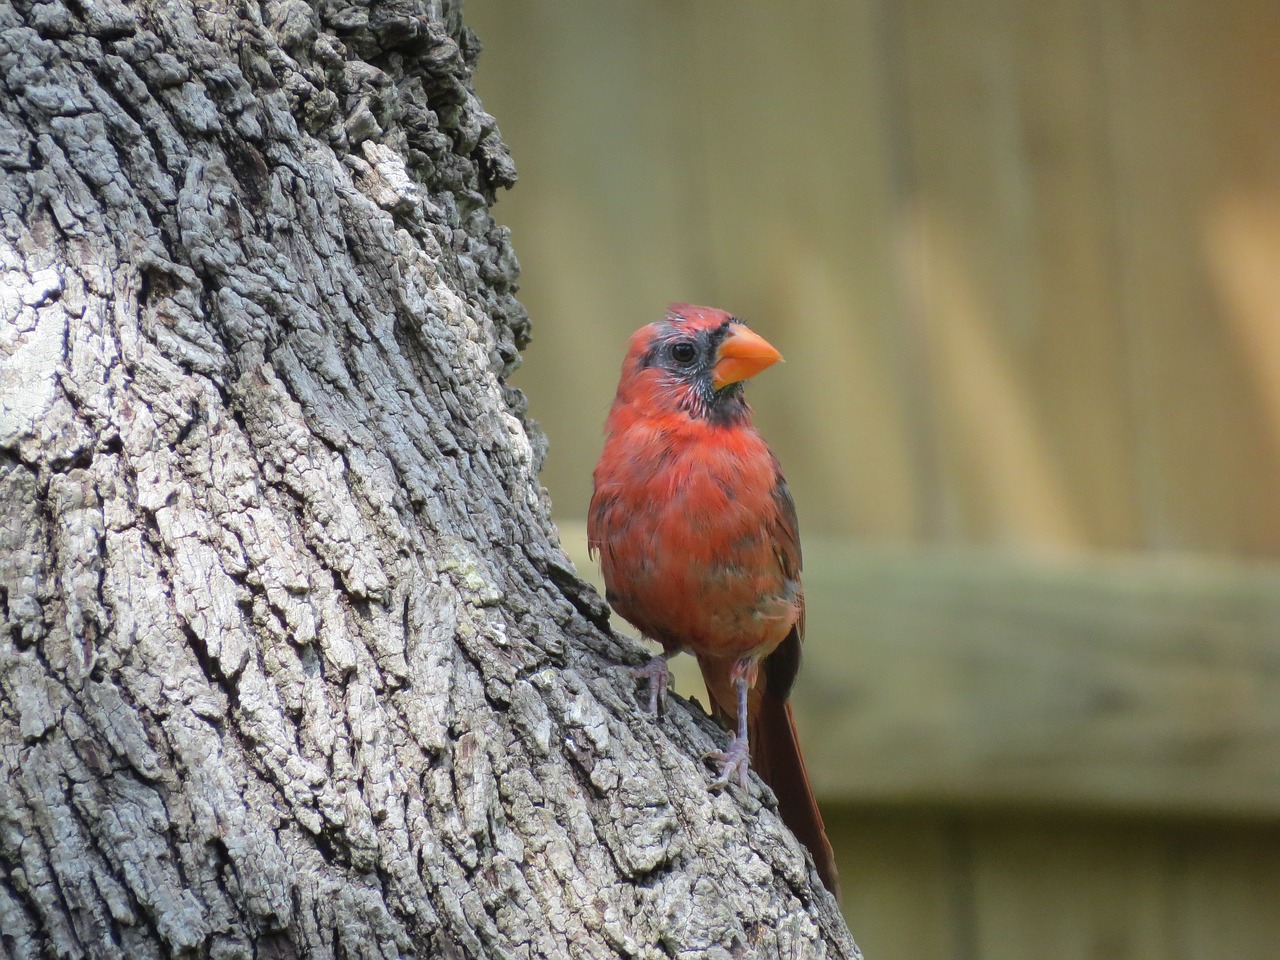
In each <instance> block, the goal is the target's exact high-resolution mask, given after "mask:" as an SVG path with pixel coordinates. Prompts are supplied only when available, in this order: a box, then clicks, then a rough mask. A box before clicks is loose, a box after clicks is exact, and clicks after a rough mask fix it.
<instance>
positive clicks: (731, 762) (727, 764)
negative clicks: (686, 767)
mask: <svg viewBox="0 0 1280 960" xmlns="http://www.w3.org/2000/svg"><path fill="white" fill-rule="evenodd" d="M702 759H704V760H714V761H716V763H719V764H721V767H720V776H719V777H718V778H717V779H716V782H715V783H713V784H712V785H711V786H712V788H713V789H714V788H717V787H727V786H728V785H729V781H731V780H732V779H733V775H734V774H735V773H736V774H737V775H738V782H739V783H740V784H742V785H743V786H744V787H745V786H746V785H747V771H748V770H750V769H751V751H750V749H749V748H748V746H747V738H746V737H734V738H733V739H732V740H730V741H729V746H728V748H727V749H725V750H712V751H711V752H710V753H707V754H704V755H703V758H702Z"/></svg>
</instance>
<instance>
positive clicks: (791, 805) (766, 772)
mask: <svg viewBox="0 0 1280 960" xmlns="http://www.w3.org/2000/svg"><path fill="white" fill-rule="evenodd" d="M758 703H759V707H758V709H755V710H752V711H750V713H749V716H748V719H747V726H748V735H749V737H750V738H751V766H752V767H753V768H754V769H755V771H756V773H758V774H760V777H761V779H763V780H764V782H765V783H767V784H769V786H770V787H771V788H772V789H773V792H774V793H775V794H776V795H777V797H778V809H779V812H781V814H782V820H783V822H784V823H786V825H787V826H788V827H789V828H790V829H791V832H792V833H794V834H795V835H796V838H797V839H798V840H799V841H800V842H801V843H803V844H804V845H805V847H806V848H807V849H808V851H809V853H810V854H812V856H813V862H814V864H815V865H816V866H817V868H818V876H820V877H821V878H822V883H823V885H824V886H825V887H826V888H827V889H828V890H830V891H831V893H832V894H833V895H834V896H836V897H837V898H838V897H839V896H840V880H839V877H838V875H837V874H836V858H835V854H834V853H833V852H832V850H831V841H830V840H828V839H827V829H826V827H825V826H824V825H823V823H822V812H821V811H820V810H819V809H818V801H817V799H815V798H814V795H813V788H812V787H811V786H810V785H809V774H808V773H807V772H806V770H805V768H804V756H803V755H802V754H801V753H800V738H799V737H798V736H797V734H796V721H795V717H794V716H792V713H791V702H790V701H789V700H787V699H784V698H779V697H777V696H775V695H773V694H771V693H770V692H769V690H767V689H765V690H763V691H761V692H760V699H759V701H758Z"/></svg>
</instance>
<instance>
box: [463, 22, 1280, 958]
mask: <svg viewBox="0 0 1280 960" xmlns="http://www.w3.org/2000/svg"><path fill="white" fill-rule="evenodd" d="M465 14H466V17H467V20H468V22H469V23H470V24H471V26H472V27H473V28H474V29H475V30H476V32H477V33H478V34H479V36H480V38H481V40H482V41H483V42H484V44H485V47H486V49H485V52H484V54H483V55H482V58H481V65H480V70H479V73H478V76H477V85H478V88H479V91H480V94H481V96H482V97H483V98H484V100H485V103H486V106H487V108H488V109H489V110H490V111H491V112H492V113H493V114H494V115H495V116H496V117H497V118H498V121H499V125H500V127H501V129H502V131H503V134H504V136H505V137H506V139H507V140H508V142H509V143H510V145H511V146H512V148H513V152H514V155H515V159H516V163H517V165H518V167H519V169H520V173H521V182H520V184H519V185H518V186H517V188H516V189H515V190H514V191H513V192H512V193H511V194H509V195H507V196H504V197H503V198H502V199H501V201H500V203H499V206H498V208H497V214H498V217H499V219H501V220H503V221H505V222H507V223H509V224H510V225H511V227H512V230H513V233H514V237H515V243H516V250H517V253H518V254H519V256H520V258H521V261H522V263H523V266H524V270H525V278H524V289H523V293H522V297H523V299H524V302H525V303H526V305H527V306H528V307H529V309H530V312H531V314H532V316H533V320H534V336H535V340H534V344H533V346H532V348H531V349H530V351H529V352H528V354H527V358H526V366H525V369H524V370H523V371H522V372H521V375H520V377H521V385H522V386H524V388H525V389H526V390H527V392H528V394H529V396H530V403H531V409H532V412H533V414H534V416H535V417H537V418H539V419H540V420H541V421H542V422H543V424H544V426H545V427H546V429H547V432H548V434H549V436H550V439H551V454H550V458H549V460H548V463H547V468H546V471H545V474H544V476H545V479H546V482H547V485H548V487H549V489H550V490H551V493H552V497H553V502H554V503H555V505H556V509H557V513H558V515H559V516H561V517H562V518H564V519H565V521H566V523H565V530H566V540H567V542H570V543H572V542H573V541H574V537H575V534H574V531H575V530H576V529H577V527H575V525H574V521H575V520H576V519H578V518H581V517H582V516H583V515H584V513H585V505H586V501H587V498H588V496H589V490H590V473H591V467H592V464H593V462H594V459H595V456H596V455H597V453H598V451H599V444H600V436H599V431H600V424H601V422H602V421H603V417H604V413H605V410H606V409H607V406H608V403H609V400H610V398H611V396H612V391H613V387H614V384H615V379H616V375H617V368H618V364H619V362H620V360H621V355H622V350H623V344H624V342H625V339H626V337H627V335H628V334H629V333H630V332H631V330H633V329H634V328H635V327H637V326H639V325H640V324H642V323H645V322H647V321H649V320H650V319H653V318H655V317H657V316H659V315H660V314H661V312H662V311H663V309H664V307H665V304H666V302H667V301H668V300H691V301H693V302H702V303H711V304H715V305H718V306H723V307H725V308H728V309H731V310H733V311H735V312H737V313H739V314H740V315H742V316H744V317H746V318H747V319H749V320H750V321H751V322H752V324H753V326H755V327H756V328H757V329H758V330H760V331H761V332H762V333H764V334H765V335H766V336H767V337H768V338H769V339H770V340H772V341H773V342H774V343H776V344H777V345H778V346H779V347H780V349H782V351H783V353H784V354H785V355H786V356H787V360H788V363H787V364H786V365H785V366H781V367H778V368H775V369H772V370H770V371H768V372H767V373H766V374H764V375H763V376H761V377H760V378H759V379H758V380H756V381H753V382H752V384H751V387H750V391H749V393H750V396H751V399H752V402H753V403H754V405H755V406H756V408H757V411H758V420H759V422H760V423H761V425H762V429H763V430H764V431H765V433H766V435H768V436H769V438H770V440H771V442H772V443H773V445H774V447H775V449H776V450H777V452H778V454H779V456H780V458H781V460H782V462H783V464H784V466H785V468H786V470H787V474H788V479H789V481H790V483H791V486H792V489H793V491H794V493H795V495H796V499H797V502H798V504H799V507H800V512H801V526H802V530H803V531H804V533H805V546H806V583H807V587H808V590H809V597H810V604H811V608H810V613H809V624H810V632H811V636H810V639H809V641H808V644H807V653H806V656H807V657H808V667H807V668H806V671H805V672H804V673H803V674H802V685H801V688H800V690H799V691H798V704H799V707H800V710H801V717H800V722H801V724H802V727H803V730H804V735H805V740H806V745H807V747H808V749H809V751H810V752H811V753H812V754H813V755H814V758H813V760H812V763H811V768H812V769H813V772H814V775H815V778H816V779H817V781H818V784H819V787H820V791H821V793H822V798H823V801H824V804H826V805H827V806H828V807H829V808H830V809H832V810H833V811H835V813H836V815H835V816H834V817H833V820H834V823H833V828H834V830H835V832H836V833H837V834H838V838H837V847H838V855H839V857H840V859H841V864H842V870H843V872H844V875H845V877H846V878H847V888H848V891H849V892H848V896H847V898H846V909H847V912H848V914H849V917H850V921H851V925H852V927H853V930H854V932H855V934H856V935H857V936H858V937H859V938H860V940H861V942H862V945H863V947H864V949H865V950H866V952H867V955H868V957H870V958H871V960H878V958H885V960H888V958H894V957H904V958H905V957H910V958H923V960H931V958H938V960H942V958H948V960H1015V958H1032V957H1034V958H1037V960H1040V958H1050V960H1052V958H1058V957H1061V958H1064V960H1065V958H1071V960H1075V958H1098V960H1102V958H1106V960H1129V958H1133V960H1138V958H1143V960H1147V958H1152V960H1157V958H1183V957H1186V958H1191V957H1203V956H1223V957H1232V958H1258V960H1262V958H1270V957H1273V956H1276V955H1278V950H1280V948H1277V946H1276V944H1277V943H1280V909H1277V906H1280V904H1277V900H1280V713H1278V712H1277V711H1278V708H1277V706H1276V705H1277V704H1280V697H1277V694H1278V693H1280V689H1277V688H1278V687H1280V566H1277V563H1276V561H1277V560H1280V509H1277V508H1276V501H1277V491H1278V490H1280V119H1278V118H1280V4H1276V3H1274V2H1273V0H1265V2H1264V0H1237V2H1233V3H1229V4H1213V3H1210V2H1208V0H1124V2H1120V3H1111V4H1107V3H1096V2H1084V0H1040V2H1035V3H1031V2H1027V3H1021V4H1017V3H1012V2H1007V0H898V2H888V0H847V2H842V0H800V2H797V3H792V4H779V3H763V2H757V0H747V2H743V0H736V2H729V0H688V2H683V3H675V2H671V0H648V2H642V0H607V2H598V3H581V2H572V0H468V3H467V7H466V10H465ZM817 534H821V536H820V537H819V536H817ZM583 569H584V570H587V569H588V568H585V567H584V568H583ZM682 689H683V690H684V691H685V692H686V693H689V692H693V691H695V690H696V682H694V681H691V680H685V682H684V684H683V687H682Z"/></svg>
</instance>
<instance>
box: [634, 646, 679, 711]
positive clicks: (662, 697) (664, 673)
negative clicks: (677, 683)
mask: <svg viewBox="0 0 1280 960" xmlns="http://www.w3.org/2000/svg"><path fill="white" fill-rule="evenodd" d="M630 671H631V675H632V676H633V677H640V678H642V679H645V680H648V681H649V712H650V713H654V714H656V713H659V712H661V711H662V710H664V709H665V708H666V705H667V688H668V687H670V686H671V681H672V676H671V670H670V668H669V667H668V666H667V658H666V657H664V656H663V655H662V654H658V655H657V656H656V657H654V658H653V659H652V660H650V661H649V662H648V663H646V664H645V665H644V666H642V667H631V668H630Z"/></svg>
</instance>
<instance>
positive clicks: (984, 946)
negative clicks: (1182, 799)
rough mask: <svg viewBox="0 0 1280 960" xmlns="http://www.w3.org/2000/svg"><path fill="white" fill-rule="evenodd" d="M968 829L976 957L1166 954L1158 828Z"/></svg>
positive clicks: (1070, 959) (1097, 959)
mask: <svg viewBox="0 0 1280 960" xmlns="http://www.w3.org/2000/svg"><path fill="white" fill-rule="evenodd" d="M972 829H973V850H974V862H973V870H974V891H975V893H974V922H975V925H976V936H975V940H976V943H977V950H976V954H977V956H978V957H982V958H991V960H997V958H998V960H1015V958H1018V960H1021V958H1027V960H1030V958H1039V960H1045V958H1052V960H1167V958H1168V957H1169V956H1170V955H1171V954H1170V951H1171V948H1172V947H1173V944H1172V943H1171V942H1170V939H1169V933H1170V926H1169V922H1170V912H1171V904H1170V901H1169V896H1168V893H1167V889H1166V887H1167V883H1166V876H1167V869H1168V868H1167V862H1166V854H1165V851H1166V846H1165V843H1164V838H1163V836H1162V835H1161V832H1160V831H1159V830H1158V829H1154V828H1151V827H1147V826H1144V825H1140V824H1134V825H1132V827H1126V826H1123V825H1117V824H1114V823H1089V822H1083V823H1082V822H1078V821H1071V820H1067V821H1066V822H1063V821H1062V819H1060V818H1054V817H1046V818H1043V819H1040V818H1026V817H1010V818H1008V819H1007V820H1004V821H1001V820H993V819H989V818H983V819H982V820H979V821H976V822H975V823H974V826H973V828H972ZM1219 955H1223V956H1225V955H1226V954H1219Z"/></svg>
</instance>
